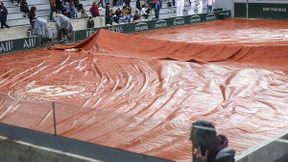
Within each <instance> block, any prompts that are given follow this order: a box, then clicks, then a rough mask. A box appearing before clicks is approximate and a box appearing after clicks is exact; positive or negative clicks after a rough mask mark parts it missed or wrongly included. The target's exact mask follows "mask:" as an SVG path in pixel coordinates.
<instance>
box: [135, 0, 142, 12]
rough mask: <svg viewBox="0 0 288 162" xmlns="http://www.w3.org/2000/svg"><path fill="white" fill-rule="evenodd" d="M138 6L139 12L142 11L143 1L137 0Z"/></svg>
mask: <svg viewBox="0 0 288 162" xmlns="http://www.w3.org/2000/svg"><path fill="white" fill-rule="evenodd" d="M136 8H137V9H138V11H139V12H140V11H141V3H140V0H137V1H136Z"/></svg>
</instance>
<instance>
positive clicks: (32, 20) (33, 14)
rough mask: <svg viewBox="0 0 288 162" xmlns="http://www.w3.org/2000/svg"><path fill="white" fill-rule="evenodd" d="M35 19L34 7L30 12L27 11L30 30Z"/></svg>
mask: <svg viewBox="0 0 288 162" xmlns="http://www.w3.org/2000/svg"><path fill="white" fill-rule="evenodd" d="M36 19H37V17H36V7H34V6H33V7H31V9H30V11H29V21H30V24H31V25H32V28H33V27H34V22H35V20H36Z"/></svg>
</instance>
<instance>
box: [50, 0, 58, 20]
mask: <svg viewBox="0 0 288 162" xmlns="http://www.w3.org/2000/svg"><path fill="white" fill-rule="evenodd" d="M50 9H51V11H50V20H53V12H56V11H57V3H56V0H50Z"/></svg>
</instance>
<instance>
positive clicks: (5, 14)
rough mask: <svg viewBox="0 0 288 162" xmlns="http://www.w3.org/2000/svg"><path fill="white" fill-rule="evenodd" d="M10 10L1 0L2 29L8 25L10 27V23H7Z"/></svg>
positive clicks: (0, 17)
mask: <svg viewBox="0 0 288 162" xmlns="http://www.w3.org/2000/svg"><path fill="white" fill-rule="evenodd" d="M7 15H8V10H7V9H6V7H5V6H4V3H3V2H0V21H1V29H3V28H4V26H6V28H10V26H9V25H7V24H6V21H7Z"/></svg>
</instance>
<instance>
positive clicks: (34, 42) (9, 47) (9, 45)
mask: <svg viewBox="0 0 288 162" xmlns="http://www.w3.org/2000/svg"><path fill="white" fill-rule="evenodd" d="M37 47H40V38H39V37H29V38H24V39H17V40H9V41H3V42H0V55H1V54H4V53H9V52H13V51H19V50H26V49H31V48H37Z"/></svg>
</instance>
